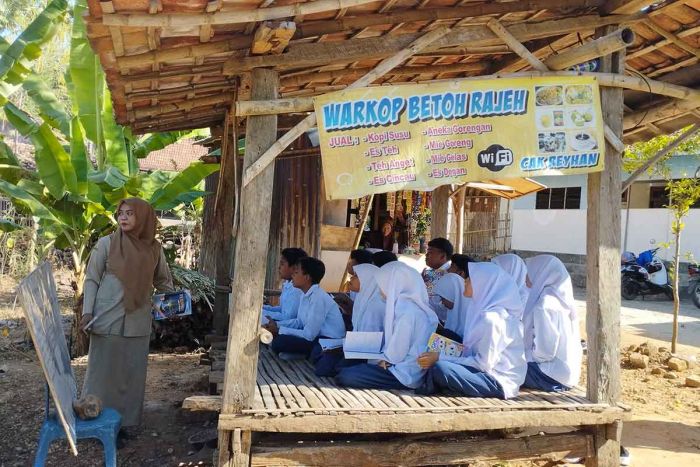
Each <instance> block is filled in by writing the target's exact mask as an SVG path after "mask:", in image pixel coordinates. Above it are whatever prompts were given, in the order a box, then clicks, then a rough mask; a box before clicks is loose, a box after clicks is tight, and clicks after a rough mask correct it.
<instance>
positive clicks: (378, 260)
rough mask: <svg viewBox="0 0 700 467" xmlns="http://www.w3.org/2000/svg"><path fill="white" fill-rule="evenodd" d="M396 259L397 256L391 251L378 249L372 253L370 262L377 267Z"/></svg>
mask: <svg viewBox="0 0 700 467" xmlns="http://www.w3.org/2000/svg"><path fill="white" fill-rule="evenodd" d="M398 260H399V258H397V257H396V255H395V254H394V253H392V252H391V251H378V252H376V253H375V254H373V255H372V263H373V264H374V265H375V266H377V267H378V268H381V267H382V266H384V265H385V264H387V263H391V262H392V261H398Z"/></svg>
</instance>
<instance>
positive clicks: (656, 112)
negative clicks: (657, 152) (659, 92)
mask: <svg viewBox="0 0 700 467" xmlns="http://www.w3.org/2000/svg"><path fill="white" fill-rule="evenodd" d="M698 107H700V99H699V98H697V97H695V96H693V97H690V98H688V99H685V100H681V99H672V100H669V101H665V102H664V103H662V104H659V105H657V106H655V107H653V108H651V109H641V110H637V111H635V112H633V113H630V114H627V115H625V117H624V119H623V126H624V129H625V131H627V130H630V129H632V128H634V127H637V126H639V125H642V126H643V125H644V122H652V123H653V122H656V121H657V120H662V119H666V118H671V117H674V116H677V115H682V114H684V113H688V112H690V111H692V110H695V109H696V108H698Z"/></svg>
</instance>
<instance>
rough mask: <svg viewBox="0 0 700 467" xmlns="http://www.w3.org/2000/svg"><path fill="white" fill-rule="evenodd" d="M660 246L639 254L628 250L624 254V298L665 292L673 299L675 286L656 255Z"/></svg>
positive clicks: (630, 298)
mask: <svg viewBox="0 0 700 467" xmlns="http://www.w3.org/2000/svg"><path fill="white" fill-rule="evenodd" d="M657 251H659V249H658V248H656V249H653V250H647V251H643V252H642V253H640V254H639V256H635V255H634V253H632V252H630V251H626V252H624V253H623V254H622V271H621V272H622V287H621V289H622V298H624V299H625V300H634V299H635V298H637V297H638V296H639V295H641V296H642V297H644V296H646V295H658V294H664V295H666V297H667V298H668V299H669V300H673V287H671V285H670V284H669V283H668V271H667V270H666V265H665V264H664V262H663V261H661V260H660V259H658V258H657V257H656V252H657Z"/></svg>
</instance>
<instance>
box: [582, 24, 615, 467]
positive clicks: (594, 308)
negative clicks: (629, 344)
mask: <svg viewBox="0 0 700 467" xmlns="http://www.w3.org/2000/svg"><path fill="white" fill-rule="evenodd" d="M614 29H615V28H614V27H612V26H609V27H606V28H603V29H602V30H599V31H598V35H599V36H601V35H604V34H606V33H610V32H612V30H614ZM601 66H602V71H603V72H609V73H622V72H623V71H624V69H625V50H624V49H622V50H620V51H619V52H616V53H614V54H612V55H608V56H606V57H603V59H602V63H601ZM601 102H602V107H603V109H602V110H603V119H604V120H605V122H606V124H607V125H608V126H609V127H610V128H611V129H612V130H613V131H614V132H615V133H616V135H617V136H621V135H622V113H623V94H622V90H621V89H616V88H603V89H601ZM605 146H606V147H605V171H603V172H598V173H592V174H588V213H587V217H588V218H587V238H586V248H587V270H588V273H587V299H586V333H587V335H588V391H587V395H588V398H589V399H590V400H591V401H592V402H601V403H609V404H615V403H617V401H618V399H619V397H620V186H621V181H620V173H621V169H622V155H621V154H620V152H619V151H617V150H616V149H615V148H614V147H613V146H612V145H611V144H610V143H608V142H606V145H605ZM594 431H595V433H594V434H595V451H596V455H595V456H593V457H589V458H588V459H587V460H586V466H587V467H599V466H611V467H612V466H618V465H619V463H620V457H619V456H620V442H619V439H609V438H616V437H613V436H609V434H610V431H611V430H607V428H606V427H605V426H601V427H596V428H595V429H594Z"/></svg>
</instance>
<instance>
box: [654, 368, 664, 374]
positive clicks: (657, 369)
mask: <svg viewBox="0 0 700 467" xmlns="http://www.w3.org/2000/svg"><path fill="white" fill-rule="evenodd" d="M651 374H652V375H656V376H663V375H665V374H666V370H664V369H663V368H654V369H653V370H651Z"/></svg>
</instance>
